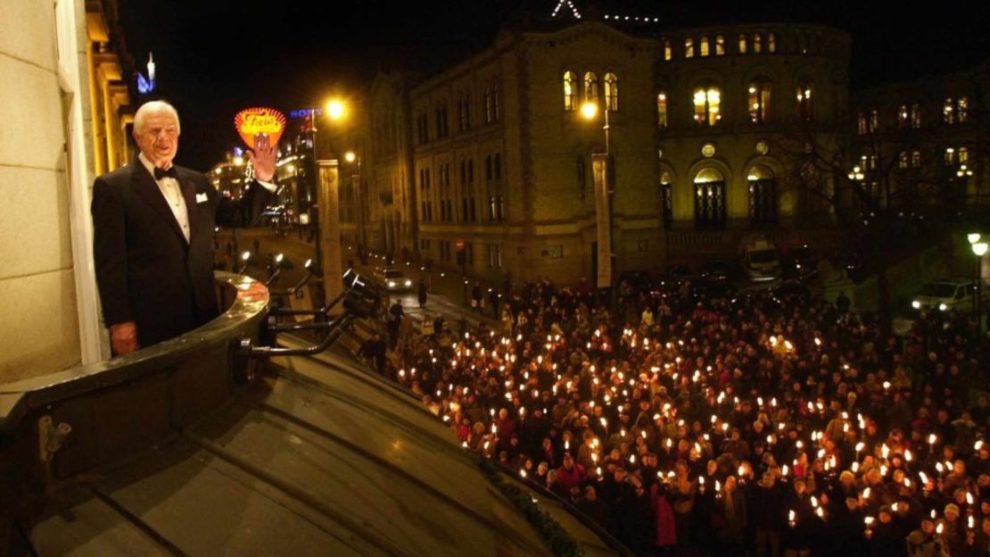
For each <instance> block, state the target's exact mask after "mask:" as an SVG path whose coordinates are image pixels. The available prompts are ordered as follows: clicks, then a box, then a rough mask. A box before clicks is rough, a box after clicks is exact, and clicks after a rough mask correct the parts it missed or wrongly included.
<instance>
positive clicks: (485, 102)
mask: <svg viewBox="0 0 990 557" xmlns="http://www.w3.org/2000/svg"><path fill="white" fill-rule="evenodd" d="M849 43H850V40H849V37H848V36H847V35H846V34H845V33H844V32H841V31H838V30H835V29H829V28H825V27H820V26H809V25H776V24H766V25H745V26H727V27H712V28H694V29H684V30H676V31H671V32H669V33H663V34H660V35H655V36H649V37H644V36H641V35H640V34H638V33H629V32H626V31H624V30H622V29H621V28H620V27H619V26H616V25H611V24H609V23H608V22H607V21H590V22H580V23H576V24H572V25H567V26H565V27H558V28H555V29H533V28H529V29H523V30H512V31H504V32H503V33H502V34H500V35H499V36H498V37H497V38H496V40H495V41H494V43H493V44H492V45H491V46H490V47H489V48H488V49H486V50H484V51H483V52H480V53H478V54H476V55H474V56H471V57H470V58H468V59H466V60H464V61H463V62H461V63H459V64H457V65H455V66H453V67H450V68H448V69H447V70H445V71H443V72H442V73H440V74H438V75H435V76H433V77H431V78H429V79H427V80H425V81H421V82H419V83H417V84H415V85H411V84H409V83H408V81H406V80H404V78H402V77H401V76H397V75H395V74H390V75H382V76H380V77H379V78H378V79H377V80H376V83H375V84H374V85H373V87H372V93H371V105H370V106H371V110H370V112H369V114H370V116H369V120H368V127H369V131H368V134H367V137H368V152H369V153H370V158H368V157H366V161H367V162H368V163H369V164H368V166H367V167H366V169H365V172H368V173H370V174H369V175H368V177H369V180H368V182H369V187H370V190H369V191H370V192H371V196H370V197H369V200H368V201H369V205H370V206H369V208H368V210H369V211H370V214H371V217H370V219H369V221H370V222H369V227H370V228H369V232H370V234H369V237H368V241H369V243H370V246H371V247H372V249H379V250H385V251H391V252H392V253H396V254H397V253H399V252H400V251H401V249H402V248H403V247H405V248H406V249H407V250H409V251H412V252H418V253H419V254H420V256H421V257H422V258H424V259H430V260H432V261H434V262H435V263H437V264H439V265H441V266H449V267H457V266H459V264H463V265H464V268H465V270H466V271H467V272H468V273H469V274H471V275H476V276H483V277H486V278H489V279H492V280H501V279H502V278H504V277H506V276H508V277H510V278H511V279H512V280H517V279H518V280H525V279H532V278H537V277H543V276H549V277H550V278H552V279H554V280H558V281H562V282H576V281H578V280H579V279H581V278H582V277H587V278H589V280H590V279H591V277H592V276H593V275H594V273H595V269H596V247H595V239H596V220H595V214H596V212H595V201H594V196H593V178H592V164H591V154H592V153H593V152H600V151H603V150H604V149H605V147H606V145H605V143H606V137H605V136H606V133H605V130H604V129H603V128H604V127H605V126H604V121H603V120H604V119H603V117H602V116H603V110H605V108H606V107H607V110H608V131H607V136H608V138H607V142H608V145H607V148H608V151H609V154H610V155H611V161H612V169H613V171H612V173H611V184H612V185H613V187H614V192H615V193H614V197H613V201H612V205H613V207H612V224H611V227H612V234H613V238H614V239H613V246H614V251H615V253H616V265H617V272H620V273H621V272H623V271H629V270H638V269H656V268H662V267H663V266H664V265H665V264H674V263H691V262H694V261H697V260H699V259H701V258H702V257H706V256H714V257H722V258H734V257H735V256H736V253H737V250H738V247H739V243H740V241H741V240H742V239H743V238H745V237H746V236H748V235H749V234H752V233H756V232H759V233H762V234H765V235H770V236H772V237H774V238H776V239H777V240H778V241H779V242H782V243H795V244H796V243H800V242H805V241H809V240H812V241H814V240H816V239H817V240H819V241H822V242H824V241H828V240H827V238H828V237H830V235H829V234H828V233H825V234H824V235H823V233H822V230H819V229H816V228H815V227H814V226H810V225H809V223H812V222H814V221H813V219H806V218H802V217H803V214H804V213H805V212H807V211H808V210H809V209H808V207H806V206H804V204H803V203H802V195H801V192H800V191H799V188H796V187H794V186H793V185H792V184H791V183H790V181H789V177H790V176H791V175H792V174H793V169H792V168H790V161H791V160H792V159H793V157H791V156H788V154H787V153H785V151H787V149H788V147H786V146H788V145H791V144H793V143H794V142H795V140H797V139H800V138H802V137H806V136H808V134H811V136H813V137H814V139H815V141H816V142H819V143H822V144H828V145H836V146H838V145H840V144H841V142H842V141H843V138H844V137H846V135H845V122H846V121H847V119H848V103H849V85H848V70H849ZM589 101H590V102H594V103H596V104H597V105H598V106H599V107H600V109H601V110H599V112H598V116H597V119H596V120H592V121H589V120H587V119H585V118H583V117H582V112H581V110H580V108H581V105H582V104H583V103H585V102H589ZM372 232H373V233H372ZM823 238H824V239H823ZM459 251H462V252H463V256H461V257H463V259H459V256H458V252H459Z"/></svg>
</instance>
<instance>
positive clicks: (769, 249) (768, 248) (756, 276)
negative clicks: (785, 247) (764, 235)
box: [742, 239, 781, 282]
mask: <svg viewBox="0 0 990 557" xmlns="http://www.w3.org/2000/svg"><path fill="white" fill-rule="evenodd" d="M742 266H743V269H745V270H746V275H747V276H748V277H749V278H750V280H753V281H757V282H765V281H771V280H777V279H779V278H780V275H781V267H780V253H779V252H778V251H777V246H776V244H774V243H773V242H771V241H769V240H765V239H757V240H751V241H749V242H747V243H746V245H745V246H744V247H743V255H742Z"/></svg>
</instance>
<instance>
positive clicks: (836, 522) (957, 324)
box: [382, 282, 990, 557]
mask: <svg viewBox="0 0 990 557" xmlns="http://www.w3.org/2000/svg"><path fill="white" fill-rule="evenodd" d="M617 298H618V299H617V300H616V301H615V302H614V303H611V304H605V303H602V302H600V301H599V300H597V299H596V298H595V297H594V295H593V294H592V292H591V291H590V290H589V289H569V288H559V287H555V286H554V285H553V284H551V283H549V282H539V283H531V284H526V285H524V286H522V287H521V288H517V289H515V290H513V291H511V292H508V293H507V295H506V296H505V297H504V299H503V302H504V303H503V304H502V307H501V311H500V315H501V318H500V319H499V320H497V322H496V324H494V325H485V324H481V325H480V326H478V327H476V328H470V329H469V328H468V327H465V326H463V325H462V326H461V327H460V330H457V331H454V330H451V328H450V327H448V326H445V325H443V324H439V326H438V327H436V330H435V331H434V334H433V335H430V336H428V337H421V338H420V340H418V341H414V342H402V343H399V344H397V345H396V346H395V348H396V350H395V351H394V352H393V353H392V357H391V358H389V359H388V361H387V362H386V363H385V364H383V366H382V369H383V372H384V373H385V374H387V375H389V376H391V377H392V378H394V379H395V380H396V381H398V382H399V383H401V384H402V385H405V386H406V387H408V388H409V389H411V390H412V391H414V392H415V393H417V394H418V395H419V396H421V397H422V399H423V401H424V402H425V403H426V404H427V405H428V407H429V408H430V409H431V410H432V411H433V412H435V413H436V414H437V415H438V416H440V417H441V419H443V420H444V422H446V423H448V424H449V425H450V427H451V428H452V430H453V431H454V433H455V434H456V435H457V437H458V439H459V440H460V442H461V443H462V444H463V445H464V446H465V447H467V448H469V449H471V450H475V451H479V452H481V453H483V454H484V455H486V456H488V457H490V458H492V459H493V460H495V461H497V462H499V463H501V464H502V465H503V466H505V467H507V469H509V470H511V471H512V472H513V473H515V474H518V475H519V476H520V477H523V478H526V479H527V480H530V481H533V482H538V483H540V484H542V485H544V486H546V487H547V488H548V489H550V490H552V491H554V492H556V493H557V494H559V495H560V497H562V498H564V499H567V500H569V501H570V502H571V503H573V504H574V506H576V507H577V508H578V509H580V510H581V511H583V512H584V514H586V515H587V517H588V518H590V519H591V520H593V521H595V522H597V523H598V524H599V525H600V526H601V527H603V528H604V529H605V530H607V531H608V532H609V533H610V534H611V535H612V536H614V537H615V538H616V539H618V540H619V541H621V542H622V543H623V544H624V545H625V546H626V547H628V548H630V549H631V550H632V551H633V552H634V553H636V554H637V555H644V556H653V555H665V554H674V555H758V556H763V555H771V556H777V555H798V556H807V555H813V556H815V557H817V556H821V555H839V554H841V555H846V556H849V557H855V556H860V555H862V556H866V555H869V556H883V557H897V556H902V555H903V556H912V557H913V556H916V555H925V556H928V555H934V556H945V555H951V556H952V557H957V556H969V555H979V556H990V438H988V439H987V441H986V442H984V440H983V439H984V437H983V436H984V434H985V433H986V431H987V427H988V423H990V422H988V419H990V397H988V395H987V394H986V393H985V392H984V391H983V389H984V388H985V386H986V378H985V374H984V369H986V367H987V356H988V353H987V351H986V346H985V340H984V339H981V337H980V336H979V334H978V331H976V330H975V327H974V323H973V321H972V320H970V319H969V318H968V317H967V316H966V315H962V314H956V313H942V312H938V313H936V314H931V315H920V316H919V317H918V319H917V320H916V321H915V325H914V327H913V329H912V330H911V332H910V333H908V334H905V335H893V334H890V333H885V332H884V327H882V325H881V323H879V322H878V321H877V320H875V319H873V317H872V316H871V315H869V314H858V313H856V312H850V311H848V309H847V308H846V307H837V306H836V304H834V303H832V302H829V301H825V300H814V299H811V298H809V297H806V296H802V295H785V294H782V293H780V292H774V291H772V290H771V291H762V292H754V293H748V294H731V293H730V294H725V295H719V294H715V293H712V292H711V291H710V290H703V289H699V288H696V287H694V286H692V285H691V284H690V282H685V283H681V284H676V285H670V284H661V283H656V284H648V285H645V287H643V288H641V289H634V288H632V287H631V286H629V285H628V284H623V285H622V287H621V289H620V290H619V295H618V296H617ZM840 305H841V304H840Z"/></svg>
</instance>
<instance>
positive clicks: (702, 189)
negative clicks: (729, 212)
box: [694, 168, 726, 227]
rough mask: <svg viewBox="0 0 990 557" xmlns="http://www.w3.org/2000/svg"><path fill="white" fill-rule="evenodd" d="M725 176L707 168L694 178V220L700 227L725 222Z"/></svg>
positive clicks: (718, 224)
mask: <svg viewBox="0 0 990 557" xmlns="http://www.w3.org/2000/svg"><path fill="white" fill-rule="evenodd" d="M725 215H726V210H725V178H723V177H722V174H721V173H720V172H719V171H718V170H715V169H714V168H705V169H702V170H701V171H700V172H698V175H697V176H695V178H694V222H695V225H696V226H698V227H710V226H720V225H723V224H725Z"/></svg>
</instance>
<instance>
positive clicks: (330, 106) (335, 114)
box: [327, 99, 347, 120]
mask: <svg viewBox="0 0 990 557" xmlns="http://www.w3.org/2000/svg"><path fill="white" fill-rule="evenodd" d="M346 114H347V105H345V104H344V101H342V100H340V99H330V100H329V101H327V115H328V116H329V117H330V119H331V120H341V119H343V118H344V116H345V115H346Z"/></svg>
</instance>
